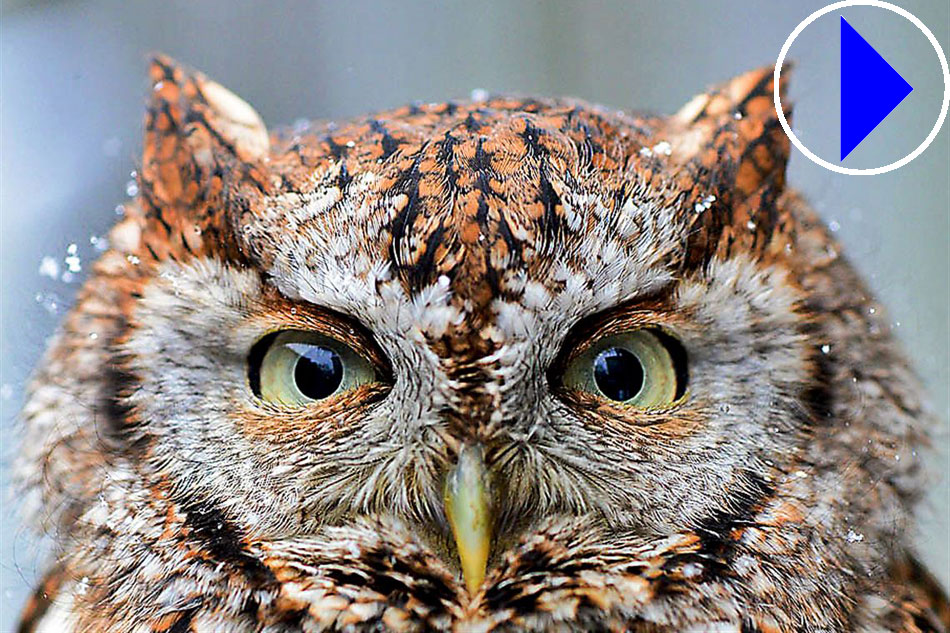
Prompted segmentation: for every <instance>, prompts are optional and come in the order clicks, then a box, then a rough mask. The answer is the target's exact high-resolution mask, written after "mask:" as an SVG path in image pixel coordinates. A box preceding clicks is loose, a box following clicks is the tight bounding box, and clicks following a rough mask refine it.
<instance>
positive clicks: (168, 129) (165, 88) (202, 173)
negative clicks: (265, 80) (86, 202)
mask: <svg viewBox="0 0 950 633" xmlns="http://www.w3.org/2000/svg"><path fill="white" fill-rule="evenodd" d="M149 75H150V78H151V82H152V89H151V94H150V96H149V99H148V107H147V112H146V116H145V142H144V147H143V151H142V165H141V169H140V172H139V174H140V175H139V184H140V191H141V204H142V210H143V211H144V212H145V218H146V223H147V225H148V226H146V227H145V228H146V231H150V230H152V229H154V231H159V232H160V233H162V235H158V236H156V237H160V238H162V239H159V240H154V243H156V244H163V245H164V244H166V243H172V244H173V243H176V242H177V243H185V244H187V246H188V247H189V248H190V249H192V250H195V249H199V248H200V247H201V246H202V245H201V242H202V240H201V239H200V238H199V237H197V236H198V235H200V233H201V230H202V229H203V228H211V225H215V224H220V225H222V226H223V225H224V224H226V222H227V220H226V218H223V217H221V216H222V215H224V214H222V213H221V211H222V207H223V204H222V200H223V198H224V197H225V196H226V195H227V192H226V191H225V189H226V188H227V187H229V186H232V187H233V186H235V184H236V183H237V182H240V181H241V180H243V179H245V178H247V177H248V176H249V175H253V173H254V172H255V166H257V165H260V164H261V159H263V158H264V157H265V156H266V155H267V154H268V152H269V149H270V140H269V137H268V132H267V129H266V128H265V126H264V123H263V122H262V121H261V117H260V116H259V115H258V114H257V112H255V111H254V109H253V108H252V107H251V106H250V105H248V104H247V103H246V102H245V101H244V100H242V99H241V98H240V97H238V96H237V95H235V94H234V93H232V92H230V91H229V90H227V89H226V88H224V87H222V86H221V85H220V84H217V83H215V82H214V81H211V80H210V79H208V78H207V77H205V76H204V75H203V74H201V73H199V72H196V71H193V70H190V69H188V68H186V67H184V66H182V65H180V64H177V63H176V62H174V61H173V60H171V59H170V58H168V57H165V56H163V55H156V56H155V57H154V58H153V59H152V61H151V66H150V70H149ZM154 231H152V232H154ZM175 233H180V234H181V235H179V236H176V235H173V234H175ZM162 250H165V249H162ZM163 257H164V253H162V254H161V255H160V256H159V259H161V258H163Z"/></svg>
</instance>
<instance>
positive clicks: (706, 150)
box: [667, 66, 791, 195]
mask: <svg viewBox="0 0 950 633" xmlns="http://www.w3.org/2000/svg"><path fill="white" fill-rule="evenodd" d="M787 70H788V69H786V72H785V73H784V75H783V77H782V80H781V83H780V85H779V94H780V96H781V98H782V99H783V111H784V113H785V116H786V118H789V117H790V116H791V109H790V108H789V107H788V105H787V103H784V98H785V90H786V85H787V78H788V75H789V73H788V72H787ZM773 85H774V84H773V68H772V67H771V66H770V67H766V68H759V69H758V70H753V71H750V72H747V73H745V74H743V75H739V76H738V77H735V78H733V79H731V80H729V81H727V82H725V83H723V84H719V85H717V86H714V87H713V88H711V89H710V90H709V91H708V92H706V93H704V94H701V95H697V96H696V97H694V98H693V99H691V100H690V101H689V103H687V104H686V105H685V106H683V107H682V108H680V110H679V112H677V113H676V114H674V115H673V116H672V117H670V118H669V119H668V128H667V129H668V132H669V133H670V134H671V136H672V138H671V139H670V143H671V144H672V146H673V156H674V157H676V158H677V159H678V160H680V161H684V162H685V161H690V162H695V163H698V164H700V165H702V166H703V167H705V168H706V169H708V170H710V172H718V175H719V178H720V179H725V180H728V181H729V184H730V186H733V187H734V188H735V192H736V194H738V195H743V194H744V195H752V194H753V193H755V192H756V191H758V190H759V189H760V188H761V187H763V186H769V187H773V188H779V189H781V188H782V187H783V186H784V184H785V168H786V166H787V164H788V157H789V151H790V142H789V139H788V136H786V134H785V131H784V130H783V129H782V126H781V124H780V123H779V118H778V115H777V114H776V111H775V104H774V100H773ZM724 172H731V173H724Z"/></svg>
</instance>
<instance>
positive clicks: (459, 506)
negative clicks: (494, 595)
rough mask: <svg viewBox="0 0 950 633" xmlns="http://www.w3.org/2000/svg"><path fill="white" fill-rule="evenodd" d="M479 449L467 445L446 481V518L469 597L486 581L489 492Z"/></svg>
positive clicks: (489, 510) (489, 517) (489, 520)
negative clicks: (450, 527) (450, 528)
mask: <svg viewBox="0 0 950 633" xmlns="http://www.w3.org/2000/svg"><path fill="white" fill-rule="evenodd" d="M489 483H490V482H489V481H488V471H487V470H486V468H485V458H484V455H483V452H482V448H481V446H478V445H471V444H466V445H464V446H463V447H462V450H461V451H460V452H459V456H458V463H457V464H456V465H455V468H453V469H452V470H451V471H449V475H448V478H447V479H446V481H445V515H446V517H447V518H448V520H449V525H451V526H452V535H453V536H454V537H455V545H456V549H457V550H458V553H459V561H460V563H461V566H462V577H463V578H464V580H465V586H466V588H467V589H468V592H469V593H470V594H474V593H475V592H476V591H478V588H479V587H480V586H481V584H482V581H483V580H484V579H485V571H486V567H487V565H488V553H489V550H490V549H491V524H492V522H491V491H490V487H489Z"/></svg>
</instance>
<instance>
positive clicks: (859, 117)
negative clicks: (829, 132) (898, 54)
mask: <svg viewBox="0 0 950 633" xmlns="http://www.w3.org/2000/svg"><path fill="white" fill-rule="evenodd" d="M912 90H913V88H912V87H911V85H910V84H909V83H907V81H905V80H904V78H903V77H901V76H900V74H899V73H898V72H897V71H896V70H894V68H893V67H892V66H891V65H890V64H888V63H887V61H886V60H885V59H884V58H883V57H881V54H880V53H878V52H877V51H876V50H874V47H873V46H871V45H870V44H868V42H867V40H865V39H864V38H863V37H861V34H860V33H858V32H857V31H856V30H855V29H854V27H853V26H851V25H850V24H848V21H847V20H845V19H844V18H843V17H842V18H841V160H844V159H845V158H846V157H847V156H848V154H850V153H851V151H852V150H854V148H855V147H857V146H858V144H859V143H860V142H861V141H863V140H864V139H865V138H866V137H867V135H868V134H870V133H871V132H872V131H873V130H874V128H876V127H877V126H878V125H880V124H881V122H882V121H883V120H884V119H885V118H887V115H889V114H890V113H891V112H892V111H893V110H894V108H896V107H897V106H898V104H900V102H901V101H903V100H904V99H905V98H906V97H907V95H909V94H910V93H911V91H912Z"/></svg>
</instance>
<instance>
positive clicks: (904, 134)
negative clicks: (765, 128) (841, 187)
mask: <svg viewBox="0 0 950 633" xmlns="http://www.w3.org/2000/svg"><path fill="white" fill-rule="evenodd" d="M853 7H868V8H874V9H880V10H882V11H883V12H888V13H891V14H894V15H895V16H899V17H900V18H903V19H904V20H906V21H907V22H909V23H910V24H911V25H912V26H913V27H915V28H916V29H917V30H919V31H920V33H921V34H922V35H923V36H924V38H925V39H926V42H929V43H930V45H931V46H932V47H933V51H934V53H935V54H936V61H937V62H938V64H937V65H936V66H935V65H933V62H932V61H928V60H927V58H926V55H923V56H921V55H920V53H919V52H915V53H914V54H913V55H912V56H911V57H910V58H911V59H915V62H914V64H915V65H914V66H913V68H910V67H908V62H906V61H900V64H899V67H900V70H901V72H904V73H907V74H910V73H911V72H913V77H914V83H915V84H918V85H916V88H917V90H916V91H915V89H914V88H915V87H912V86H911V85H910V84H909V83H908V82H907V81H906V80H905V79H904V77H902V76H901V73H900V72H898V71H897V70H895V68H893V67H892V66H891V64H890V63H889V62H888V61H886V60H885V59H884V57H883V56H882V55H881V54H880V53H879V52H878V51H876V50H875V49H874V47H873V46H871V44H870V43H869V42H868V41H867V40H865V39H864V37H863V36H862V35H861V34H860V33H858V31H857V30H856V29H855V28H854V27H853V26H852V25H851V24H849V23H848V22H847V21H846V20H845V19H844V18H843V17H842V16H841V13H840V12H841V11H842V10H846V9H847V10H849V11H850V10H851V9H852V8H853ZM834 13H837V15H834V18H837V20H836V22H837V23H836V22H835V21H831V20H829V21H828V22H827V27H825V26H823V25H819V27H818V29H817V32H819V33H821V35H820V36H815V35H812V36H806V38H805V39H806V41H809V37H811V40H810V46H809V49H808V50H809V51H816V52H819V55H820V54H821V53H820V51H821V50H822V49H824V50H827V48H831V47H832V46H833V44H832V46H829V44H831V43H832V42H834V35H835V32H834V31H835V30H838V31H839V34H840V35H839V36H840V44H841V48H840V56H839V58H838V62H839V70H840V79H839V82H840V83H839V85H838V88H839V89H840V102H839V104H838V105H839V108H840V109H839V115H840V118H839V121H840V124H839V126H838V127H839V132H840V136H839V138H838V139H833V138H831V137H832V135H833V132H832V134H829V133H828V132H829V130H828V129H827V125H826V123H825V122H827V121H828V116H827V115H828V112H829V110H832V108H833V106H832V104H831V103H828V102H827V101H824V102H823V101H822V100H823V99H827V98H828V96H829V95H830V92H831V88H832V86H834V78H831V77H828V75H829V73H828V71H827V66H825V67H823V68H822V74H821V75H820V77H818V78H817V79H813V81H817V82H818V83H819V84H820V85H822V86H823V88H824V89H823V90H822V91H813V92H812V93H811V95H810V96H809V98H808V99H807V100H806V103H808V104H811V105H807V106H805V108H804V109H802V105H801V103H802V102H801V101H799V108H800V109H799V110H798V111H799V113H801V112H804V111H807V112H811V113H817V115H818V116H819V117H821V118H820V121H821V123H819V124H815V123H814V120H815V119H812V120H811V121H809V120H808V118H807V117H804V118H799V123H798V124H799V125H803V123H802V121H805V122H806V123H804V125H805V127H803V128H802V130H803V132H804V134H805V135H806V136H808V137H809V139H810V140H814V141H815V143H816V144H817V147H818V148H820V149H822V150H824V151H827V153H828V154H837V156H835V159H837V160H834V159H833V160H826V159H825V158H822V157H821V156H820V155H819V154H818V153H816V152H815V151H812V149H809V148H808V147H806V146H805V143H804V142H802V139H800V138H799V137H798V134H797V133H796V130H793V129H792V127H791V125H790V124H789V120H788V118H787V117H786V116H785V114H786V110H787V108H786V107H784V106H783V105H782V95H781V94H780V93H781V87H782V86H783V85H784V84H783V82H782V70H783V67H784V64H785V60H786V57H787V55H788V53H789V49H790V48H791V46H792V44H793V43H794V42H795V40H796V38H798V37H799V36H800V35H801V34H802V32H803V31H805V30H806V29H807V28H808V27H809V26H810V25H812V24H814V23H815V21H816V20H819V19H821V18H822V17H823V16H826V15H828V14H834ZM879 15H880V14H879ZM829 17H832V16H829ZM849 17H850V16H849ZM862 19H863V18H862ZM852 22H854V20H852ZM871 22H874V23H876V24H877V25H878V26H877V27H876V31H880V30H881V29H880V26H879V25H880V23H881V20H880V19H879V17H875V18H874V19H873V20H871ZM855 23H856V22H855ZM858 26H860V27H861V28H862V29H863V28H864V26H862V24H859V25H858ZM902 28H906V26H901V25H899V24H898V25H897V27H889V28H888V31H889V33H888V36H887V37H888V40H885V41H895V34H896V33H897V32H899V31H900V29H902ZM865 32H870V31H865ZM812 33H813V34H814V33H815V31H812ZM816 37H817V39H816ZM876 37H877V33H875V38H876ZM897 37H898V38H903V37H906V35H900V36H897ZM911 37H913V36H911ZM896 41H901V42H902V44H901V46H902V48H901V50H899V51H895V50H883V52H884V54H885V55H887V56H888V57H890V58H891V59H892V60H895V61H897V60H901V59H905V60H906V59H908V51H909V50H915V49H916V48H920V43H919V42H917V41H916V40H903V39H898V40H896ZM904 42H906V43H907V44H906V45H905V44H904ZM876 43H877V44H881V45H882V46H883V44H884V42H880V41H879V42H876ZM826 47H827V48H826ZM827 53H830V55H828V56H827V57H825V58H824V59H825V60H827V61H828V62H831V63H832V64H833V63H834V58H833V57H831V55H834V53H833V52H832V51H831V50H828V51H827ZM829 57H831V58H830V59H829ZM808 58H809V55H806V59H808ZM917 59H919V60H920V61H919V62H918V61H916V60H917ZM813 67H814V66H813ZM819 67H820V66H819ZM800 68H801V67H800ZM935 70H936V71H937V72H936V73H935V72H934V71H935ZM799 72H801V71H799ZM941 75H942V77H941ZM829 79H830V80H831V85H830V86H829V85H828V83H829V82H828V80H829ZM941 79H942V84H943V90H942V94H943V96H942V98H941V99H940V100H939V113H938V114H937V116H936V120H935V121H934V123H933V127H932V128H931V129H930V132H929V133H927V134H926V137H925V138H923V139H922V140H921V141H920V143H919V144H918V145H917V147H915V148H914V149H913V150H912V151H910V152H909V153H907V154H905V155H904V156H902V157H901V158H898V159H896V160H893V159H892V161H891V162H886V161H885V162H884V164H881V165H880V166H877V167H857V166H846V164H847V163H845V162H844V161H845V160H847V162H848V163H854V162H855V161H858V160H859V156H860V159H861V160H864V159H866V158H867V157H868V156H871V155H874V154H876V153H881V152H880V150H884V152H885V153H886V152H887V151H888V150H897V149H902V148H903V147H904V146H905V141H913V138H914V137H916V136H917V135H918V134H919V133H922V130H923V129H926V128H923V127H920V126H918V122H924V124H926V121H925V119H923V118H921V117H920V116H919V115H920V114H921V113H924V117H926V118H927V119H929V118H930V114H929V112H931V111H936V110H937V107H936V106H937V104H936V103H934V101H935V98H934V97H935V95H934V91H933V90H932V84H933V82H934V81H938V82H939V81H941ZM911 92H914V97H913V98H911V99H907V96H908V95H909V94H910V93H911ZM937 94H939V93H937ZM772 95H773V101H774V104H775V113H776V116H777V117H778V121H779V123H780V124H781V126H782V130H783V131H784V132H785V134H786V135H787V136H788V138H789V139H790V140H791V142H792V145H793V146H794V147H795V149H797V150H798V151H799V152H801V154H802V156H803V157H805V158H807V159H808V160H810V161H812V162H813V163H815V164H817V165H819V166H821V167H823V168H825V169H827V170H829V171H833V172H835V173H839V174H845V175H849V176H874V175H878V174H886V173H888V172H890V171H893V170H895V169H899V168H901V167H903V166H904V165H906V164H908V163H909V162H911V161H912V160H914V159H915V158H917V157H918V156H920V155H921V154H923V153H924V151H926V149H927V148H928V147H929V146H930V144H931V143H933V141H934V139H935V138H936V137H937V134H938V133H939V132H940V128H941V126H942V125H943V123H944V121H946V119H947V115H948V112H950V64H948V63H947V56H946V55H945V54H944V52H943V49H942V48H941V46H940V43H939V42H938V41H937V38H936V36H934V34H933V32H932V31H931V30H930V29H929V28H927V25H925V24H924V23H923V22H921V21H920V19H918V18H917V16H915V15H913V14H912V13H911V12H910V11H907V10H906V9H904V8H902V7H899V6H897V5H895V4H893V3H891V2H886V1H885V0H839V1H838V2H834V3H832V4H829V5H827V6H825V7H822V8H821V9H818V10H817V11H814V12H813V13H811V14H810V15H808V16H807V17H806V18H805V19H804V20H802V21H801V22H800V23H799V24H798V26H796V27H795V29H794V30H793V31H792V32H791V33H790V34H789V36H788V38H787V39H786V40H785V43H784V44H783V45H782V49H781V51H779V54H778V58H777V59H776V60H775V71H774V73H773V80H772ZM905 100H906V101H907V102H908V104H907V105H904V106H901V105H900V104H901V103H902V102H903V101H905ZM786 105H787V104H786ZM829 106H830V107H829ZM895 110H896V115H895V116H893V117H890V115H891V114H892V113H894V112H895ZM799 116H800V117H801V115H799ZM813 116H814V114H813ZM888 117H890V119H891V120H890V121H887V122H885V119H887V118H888ZM882 124H883V127H885V128H886V129H884V130H883V131H882V132H877V133H876V132H875V129H876V128H877V127H879V126H882ZM832 126H833V123H832ZM819 130H820V132H819ZM868 137H871V139H872V140H871V141H870V142H868V143H865V145H869V147H867V148H865V150H867V151H858V152H856V153H854V154H852V152H854V150H855V148H857V147H858V146H859V145H861V144H862V143H864V142H865V139H867V138H868ZM895 139H899V140H898V141H897V142H895ZM835 140H838V146H837V147H836V146H835ZM870 146H873V149H872V147H870ZM906 146H908V147H909V144H906ZM828 158H831V156H829V157H828Z"/></svg>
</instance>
